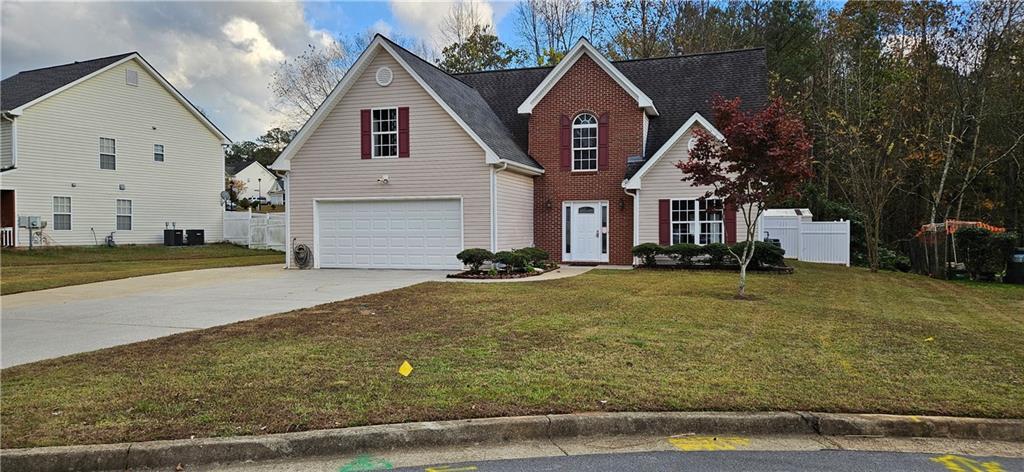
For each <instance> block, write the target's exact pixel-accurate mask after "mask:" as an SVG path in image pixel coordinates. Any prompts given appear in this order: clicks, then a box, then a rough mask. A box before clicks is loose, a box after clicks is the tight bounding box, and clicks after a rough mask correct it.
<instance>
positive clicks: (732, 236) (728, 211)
mask: <svg viewBox="0 0 1024 472" xmlns="http://www.w3.org/2000/svg"><path fill="white" fill-rule="evenodd" d="M724 211H725V214H724V215H722V216H723V218H722V219H723V220H724V221H725V244H728V245H730V246H731V245H733V244H736V205H733V203H732V200H727V201H726V202H725V209H724Z"/></svg>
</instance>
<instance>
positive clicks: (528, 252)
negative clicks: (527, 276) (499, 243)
mask: <svg viewBox="0 0 1024 472" xmlns="http://www.w3.org/2000/svg"><path fill="white" fill-rule="evenodd" d="M515 252H517V253H519V254H521V255H523V257H526V260H527V261H529V263H530V265H531V266H533V267H547V265H548V261H549V260H550V259H551V256H549V255H548V252H547V251H545V250H543V249H541V248H539V247H524V248H522V249H516V250H515Z"/></svg>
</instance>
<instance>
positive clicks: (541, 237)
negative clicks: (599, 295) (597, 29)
mask: <svg viewBox="0 0 1024 472" xmlns="http://www.w3.org/2000/svg"><path fill="white" fill-rule="evenodd" d="M582 112H590V113H593V114H594V115H595V116H600V115H601V114H603V113H608V166H607V168H604V169H601V170H599V171H597V172H572V171H569V170H564V169H563V168H562V166H561V161H560V152H559V151H560V144H561V141H560V137H559V132H560V126H561V117H562V115H566V116H568V117H569V119H570V120H571V119H573V118H575V117H576V115H578V114H579V113H582ZM642 141H643V110H641V109H640V108H639V107H638V106H637V101H636V99H634V98H633V97H631V96H630V95H629V94H628V93H627V92H626V91H625V90H623V89H622V87H620V86H619V84H618V83H616V82H615V80H614V79H612V78H611V77H610V76H609V75H608V74H607V73H605V72H604V70H602V69H601V67H600V66H599V65H597V63H595V62H594V61H593V60H592V59H591V58H590V57H589V56H587V55H586V54H584V55H583V56H582V57H580V59H579V60H577V61H576V63H575V64H573V66H572V67H571V68H570V69H569V70H568V71H567V72H566V73H565V75H564V76H562V78H561V80H559V81H558V82H557V83H556V84H555V86H554V87H553V88H552V89H551V90H550V91H548V93H547V95H545V96H544V98H543V99H541V101H540V102H539V103H538V104H537V105H536V106H535V107H534V108H533V113H532V114H531V115H530V130H529V153H530V155H531V156H532V157H533V158H534V159H536V160H537V162H539V163H540V164H541V165H542V166H544V174H543V175H541V176H540V177H537V178H536V179H535V180H534V200H533V201H534V223H533V228H534V230H533V232H534V243H535V244H536V245H537V246H538V247H540V248H543V249H544V250H546V251H548V252H549V253H550V254H551V256H552V258H558V259H560V258H561V256H562V249H563V248H562V221H563V218H564V214H563V213H562V211H563V210H562V202H565V201H573V200H603V201H607V202H608V227H609V229H608V236H609V244H608V249H609V254H608V256H609V257H608V262H609V263H611V264H632V263H633V256H632V254H631V250H632V247H633V198H632V197H630V196H628V195H626V194H625V193H624V192H623V190H622V180H623V177H625V174H626V158H627V157H629V156H635V155H639V154H640V153H641V151H642V149H643V142H642Z"/></svg>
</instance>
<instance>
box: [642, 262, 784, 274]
mask: <svg viewBox="0 0 1024 472" xmlns="http://www.w3.org/2000/svg"><path fill="white" fill-rule="evenodd" d="M633 267H634V268H636V269H653V270H714V271H722V272H737V273H738V272H739V271H740V266H738V265H718V266H712V265H708V264H658V265H655V266H644V265H638V266H633ZM747 272H761V273H767V274H792V273H793V268H792V267H789V266H767V267H754V266H749V267H747Z"/></svg>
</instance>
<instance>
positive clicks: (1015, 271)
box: [1003, 247, 1024, 285]
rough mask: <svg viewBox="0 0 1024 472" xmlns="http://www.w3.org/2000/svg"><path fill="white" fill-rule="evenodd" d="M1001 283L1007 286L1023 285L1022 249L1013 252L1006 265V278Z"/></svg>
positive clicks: (1023, 250) (1023, 263)
mask: <svg viewBox="0 0 1024 472" xmlns="http://www.w3.org/2000/svg"><path fill="white" fill-rule="evenodd" d="M1003 281H1004V282H1006V283H1008V284H1021V285H1024V247H1019V248H1017V249H1015V250H1014V251H1013V254H1012V255H1011V256H1010V260H1009V262H1007V263H1006V277H1004V278H1003Z"/></svg>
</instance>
